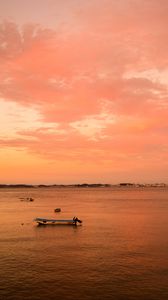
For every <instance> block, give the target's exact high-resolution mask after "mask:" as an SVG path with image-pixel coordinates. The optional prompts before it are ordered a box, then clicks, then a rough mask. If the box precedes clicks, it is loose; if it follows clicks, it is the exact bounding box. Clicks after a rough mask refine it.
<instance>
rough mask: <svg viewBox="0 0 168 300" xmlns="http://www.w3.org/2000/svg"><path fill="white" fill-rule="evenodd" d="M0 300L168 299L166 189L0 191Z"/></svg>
mask: <svg viewBox="0 0 168 300" xmlns="http://www.w3.org/2000/svg"><path fill="white" fill-rule="evenodd" d="M21 197H33V198H34V199H35V201H34V202H24V201H20V199H19V198H21ZM57 207H60V208H61V209H62V211H61V213H55V212H54V209H55V208H57ZM73 216H77V217H78V218H79V219H82V220H83V224H82V226H78V227H75V226H65V225H64V226H61V225H58V226H37V225H36V224H35V223H34V222H33V219H34V218H36V217H47V218H60V219H61V218H63V219H64V218H72V217H73ZM0 299H1V300H10V299H11V300H13V299H14V300H15V299H16V300H28V299H31V300H44V299H45V300H54V299H59V300H72V299H73V300H74V299H81V300H89V299H93V300H107V299H112V300H113V299H114V300H127V299H130V300H132V299H136V300H163V299H165V300H167V299H168V188H167V189H166V188H136V189H135V188H97V189H95V188H45V189H43V188H34V189H33V188H32V189H29V188H26V189H22V188H20V189H1V190H0Z"/></svg>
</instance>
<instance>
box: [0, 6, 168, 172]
mask: <svg viewBox="0 0 168 300" xmlns="http://www.w3.org/2000/svg"><path fill="white" fill-rule="evenodd" d="M98 4H99V5H98ZM59 5H61V3H59ZM167 6H168V3H167V1H164V0H162V1H156V0H154V1H141V2H139V1H123V0H119V1H108V0H105V1H102V2H101V1H100V3H98V2H97V1H91V2H88V1H86V3H85V4H84V5H81V4H80V6H79V8H77V7H76V6H75V5H72V8H71V10H70V13H68V12H67V11H66V10H65V11H64V22H65V26H62V28H61V27H60V26H57V27H56V28H55V29H54V28H52V29H51V28H50V29H45V28H44V26H43V27H42V25H34V24H26V25H24V26H22V27H17V25H16V24H14V23H12V22H7V21H6V22H3V23H1V26H0V31H1V35H0V45H1V46H0V62H1V73H0V97H1V98H3V99H4V101H13V102H16V103H18V105H22V106H24V107H31V106H36V109H37V110H38V111H39V115H40V119H41V122H43V123H44V124H45V128H42V127H39V128H38V129H37V128H35V129H32V128H30V129H25V128H24V129H22V128H18V136H20V138H19V137H17V139H12V138H11V140H10V139H8V140H4V139H1V145H2V146H3V147H4V146H8V147H16V148H19V147H25V149H26V151H28V152H30V153H34V154H37V155H40V156H43V157H47V158H50V159H51V158H52V159H54V158H55V157H57V158H59V159H60V160H61V159H62V160H63V159H65V158H68V159H73V160H79V161H82V160H83V159H84V157H85V159H86V160H87V161H89V162H91V161H93V162H95V163H96V162H98V161H101V162H102V164H103V162H104V161H107V160H109V161H113V164H115V165H116V168H117V164H118V165H119V164H120V163H121V161H122V162H123V163H124V160H126V159H128V161H129V164H130V163H131V164H132V166H133V165H134V163H135V162H136V163H137V161H138V162H139V165H140V164H141V163H142V161H144V162H146V158H148V159H149V160H150V157H152V158H151V159H153V160H154V161H156V165H157V159H158V161H161V157H162V159H165V158H166V150H165V149H167V147H168V144H167V140H166V136H167V133H168V128H167V117H168V104H167V97H168V89H167V82H168V79H166V75H164V77H165V78H164V79H165V80H163V74H166V73H165V70H167V61H168V60H167V51H168V43H167V35H168V30H167V8H168V7H167ZM70 15H71V16H74V20H73V22H72V18H71V17H70ZM65 16H67V19H66V18H65ZM65 20H66V21H65ZM68 22H69V24H71V25H72V27H69V28H68ZM60 28H61V29H60ZM152 70H156V72H155V74H154V75H156V74H157V78H156V76H154V75H153V77H152ZM153 72H154V71H153ZM148 74H151V77H150V76H149V75H148ZM102 116H104V117H103V118H104V119H102ZM110 118H112V119H113V118H114V122H111V121H110ZM51 122H52V123H55V124H58V131H52V130H49V129H51V128H50V123H51ZM47 124H48V129H47V127H46V126H47ZM59 131H60V132H59ZM28 137H32V138H34V140H28ZM44 140H45V145H44V143H43V141H44ZM42 145H43V147H42ZM67 147H68V151H67ZM107 157H108V159H107ZM131 157H132V158H131ZM131 159H132V160H131ZM104 164H105V165H106V163H104ZM125 165H127V163H126V162H125Z"/></svg>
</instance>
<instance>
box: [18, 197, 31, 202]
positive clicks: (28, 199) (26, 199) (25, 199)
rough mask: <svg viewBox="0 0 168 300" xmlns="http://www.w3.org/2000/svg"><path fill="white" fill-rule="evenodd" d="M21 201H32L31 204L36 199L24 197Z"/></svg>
mask: <svg viewBox="0 0 168 300" xmlns="http://www.w3.org/2000/svg"><path fill="white" fill-rule="evenodd" d="M20 201H28V202H29V201H30V202H31V201H34V199H33V198H31V197H27V198H23V197H22V198H20Z"/></svg>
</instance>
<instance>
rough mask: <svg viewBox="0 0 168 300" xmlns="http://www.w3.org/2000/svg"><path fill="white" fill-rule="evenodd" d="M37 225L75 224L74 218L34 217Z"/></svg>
mask: <svg viewBox="0 0 168 300" xmlns="http://www.w3.org/2000/svg"><path fill="white" fill-rule="evenodd" d="M34 221H35V222H37V224H39V225H44V226H45V225H76V223H75V222H74V220H55V219H43V218H36V219H35V220H34Z"/></svg>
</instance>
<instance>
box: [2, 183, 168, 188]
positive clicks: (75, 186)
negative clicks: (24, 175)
mask: <svg viewBox="0 0 168 300" xmlns="http://www.w3.org/2000/svg"><path fill="white" fill-rule="evenodd" d="M54 187H56V188H107V187H109V188H110V187H168V184H165V183H151V184H150V183H149V184H148V183H147V184H140V183H119V184H103V183H93V184H89V183H83V184H36V185H33V184H0V189H2V188H54Z"/></svg>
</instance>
